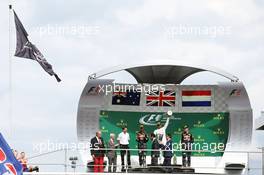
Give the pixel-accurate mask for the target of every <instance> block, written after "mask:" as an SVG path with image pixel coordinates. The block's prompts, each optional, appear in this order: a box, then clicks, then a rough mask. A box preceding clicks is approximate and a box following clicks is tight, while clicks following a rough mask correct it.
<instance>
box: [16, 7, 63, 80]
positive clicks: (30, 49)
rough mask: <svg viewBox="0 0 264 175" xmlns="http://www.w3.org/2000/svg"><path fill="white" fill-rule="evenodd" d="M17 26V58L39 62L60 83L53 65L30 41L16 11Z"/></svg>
mask: <svg viewBox="0 0 264 175" xmlns="http://www.w3.org/2000/svg"><path fill="white" fill-rule="evenodd" d="M14 17H15V24H16V36H17V45H16V53H15V56H17V57H22V58H27V59H31V60H35V61H37V62H38V63H39V64H40V66H41V67H42V68H43V69H44V70H45V71H46V72H47V73H48V74H49V75H51V76H52V75H54V76H55V78H56V80H57V81H58V82H60V81H61V79H60V78H59V77H58V75H57V74H56V73H55V72H54V71H53V69H52V65H51V64H49V63H48V61H47V60H46V59H45V58H44V56H43V55H42V53H41V52H40V51H39V50H38V48H37V47H36V46H35V45H34V44H32V43H31V42H30V41H29V40H28V33H27V31H26V30H25V28H24V26H23V25H22V23H21V21H20V20H19V18H18V16H17V14H16V13H15V11H14Z"/></svg>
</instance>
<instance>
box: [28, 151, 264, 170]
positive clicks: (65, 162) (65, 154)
mask: <svg viewBox="0 0 264 175" xmlns="http://www.w3.org/2000/svg"><path fill="white" fill-rule="evenodd" d="M95 150H98V149H95ZM100 150H102V151H106V152H107V151H116V152H117V153H119V152H120V151H121V150H125V151H126V155H127V153H128V151H130V152H138V151H139V149H120V148H117V149H108V148H105V149H100ZM140 150H141V151H144V152H146V153H148V154H146V159H148V160H146V161H148V162H149V159H150V156H149V153H150V152H151V151H159V152H164V151H170V150H152V149H140ZM79 151H85V152H89V151H90V149H74V150H73V149H59V150H55V151H51V152H46V153H42V154H38V155H35V156H31V157H29V158H28V159H29V162H30V164H28V165H29V166H39V167H40V171H42V167H47V166H48V167H53V168H51V169H55V170H58V172H59V171H60V172H61V173H64V174H65V173H66V174H67V173H69V174H71V173H75V174H82V173H84V174H85V172H86V174H87V172H89V173H88V174H91V171H92V168H93V167H94V165H92V164H84V163H78V162H77V161H76V162H75V163H74V165H73V164H72V162H70V160H69V158H70V157H71V156H73V155H74V156H76V154H78V153H79ZM172 151H173V155H174V156H175V155H176V154H178V156H176V157H177V159H179V158H178V157H181V156H179V154H180V153H182V152H192V153H195V152H197V153H208V152H210V153H212V151H211V150H175V149H174V150H172ZM73 152H75V153H74V154H73ZM58 153H60V157H61V158H62V159H61V160H60V161H61V162H59V161H58V162H59V163H53V162H48V163H47V162H46V163H43V162H36V161H35V162H34V160H36V159H37V158H40V157H44V156H50V155H52V154H58ZM213 153H222V154H224V155H228V154H232V155H238V156H241V155H243V157H246V162H245V167H244V169H243V171H244V174H254V175H257V174H262V175H264V172H263V171H264V163H263V160H264V148H261V149H258V150H255V151H248V150H245V151H228V150H226V151H220V150H215V151H213ZM131 155H132V154H131ZM161 155H162V154H161ZM174 156H173V158H174ZM251 156H252V157H253V158H256V157H257V158H258V161H257V163H256V162H253V163H251V162H250V157H251ZM56 157H59V156H56ZM118 157H119V156H118ZM173 158H172V159H173ZM192 158H193V159H194V158H196V159H201V162H202V161H204V159H207V158H208V157H192ZM208 159H209V158H208ZM46 160H53V159H52V158H51V159H47V158H46ZM89 160H91V162H92V158H90V159H89ZM126 160H127V159H126V157H125V166H124V168H125V172H126V173H128V172H130V170H131V168H130V167H129V165H128V163H127V161H126ZM159 161H160V163H161V158H159ZM56 162H57V160H56ZM79 162H80V161H79ZM176 162H178V160H176ZM205 162H206V161H205ZM230 163H232V162H230ZM201 164H202V163H201ZM256 164H259V166H255V165H256ZM103 166H104V168H107V164H104V165H103ZM115 166H116V167H117V169H119V170H120V169H121V168H122V166H121V165H120V163H118V164H117V165H115ZM175 166H180V165H179V164H175V162H173V164H172V165H171V166H163V165H162V164H159V165H157V166H151V165H147V164H146V166H145V167H149V168H173V167H175ZM135 168H140V166H139V165H138V162H137V164H132V169H135ZM191 168H194V169H204V170H208V172H210V171H211V170H213V169H214V170H222V172H225V171H228V170H232V167H230V168H228V170H227V167H226V166H225V165H224V166H223V165H222V166H200V165H194V166H191ZM233 168H234V169H236V168H235V167H233ZM245 171H246V172H245ZM254 171H257V172H258V173H251V172H254ZM58 172H57V174H58ZM77 172H78V173H77ZM106 172H107V171H106ZM43 173H44V172H42V173H38V174H43ZM25 174H26V173H25ZM29 174H30V173H29ZM31 174H32V173H31ZM33 174H36V173H33ZM44 174H45V173H44Z"/></svg>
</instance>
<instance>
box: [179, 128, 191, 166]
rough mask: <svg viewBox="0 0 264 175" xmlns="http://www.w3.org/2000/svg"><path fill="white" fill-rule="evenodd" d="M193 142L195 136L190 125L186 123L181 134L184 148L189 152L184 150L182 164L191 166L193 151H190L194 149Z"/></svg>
mask: <svg viewBox="0 0 264 175" xmlns="http://www.w3.org/2000/svg"><path fill="white" fill-rule="evenodd" d="M192 143H193V136H192V134H191V133H190V132H189V127H188V126H187V125H185V126H184V127H183V133H182V136H181V145H182V149H183V150H187V151H188V152H187V151H183V152H182V166H184V167H190V166H191V154H192V153H191V152H190V150H192Z"/></svg>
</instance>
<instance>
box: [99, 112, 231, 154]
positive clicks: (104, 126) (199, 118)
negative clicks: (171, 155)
mask: <svg viewBox="0 0 264 175" xmlns="http://www.w3.org/2000/svg"><path fill="white" fill-rule="evenodd" d="M166 120H167V116H166V115H165V113H161V112H124V111H108V110H102V111H100V118H99V124H100V129H101V131H102V136H103V138H104V140H105V141H106V142H107V141H108V140H109V135H110V133H114V134H116V136H117V135H118V134H119V133H120V132H121V131H122V129H121V128H122V127H124V126H127V128H128V132H129V134H130V139H131V140H130V145H129V146H130V148H132V149H135V148H137V142H136V133H137V131H138V130H139V125H144V128H145V131H146V132H147V134H148V135H150V133H152V132H154V130H155V129H156V125H157V123H161V124H164V123H165V122H166ZM185 125H188V126H189V128H190V132H191V134H192V135H193V137H194V144H195V145H194V146H193V149H194V150H204V151H209V152H193V153H192V154H193V156H222V153H219V152H218V153H216V152H215V151H216V150H219V151H224V148H225V145H226V142H227V140H228V132H229V127H228V126H229V113H225V112H220V113H216V112H211V113H173V115H172V117H171V118H170V120H169V124H168V127H167V129H166V133H170V134H172V139H173V143H174V149H177V150H179V149H180V139H181V134H182V128H183V126H185ZM147 148H148V149H150V148H151V141H148V147H147ZM131 153H132V155H137V154H138V152H137V151H132V152H131ZM176 155H177V156H180V155H181V152H177V154H176Z"/></svg>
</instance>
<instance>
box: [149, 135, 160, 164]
mask: <svg viewBox="0 0 264 175" xmlns="http://www.w3.org/2000/svg"><path fill="white" fill-rule="evenodd" d="M150 138H151V141H152V144H151V165H152V166H158V159H159V156H160V151H159V149H160V144H159V142H158V140H157V138H156V135H155V134H154V133H151V134H150Z"/></svg>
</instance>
